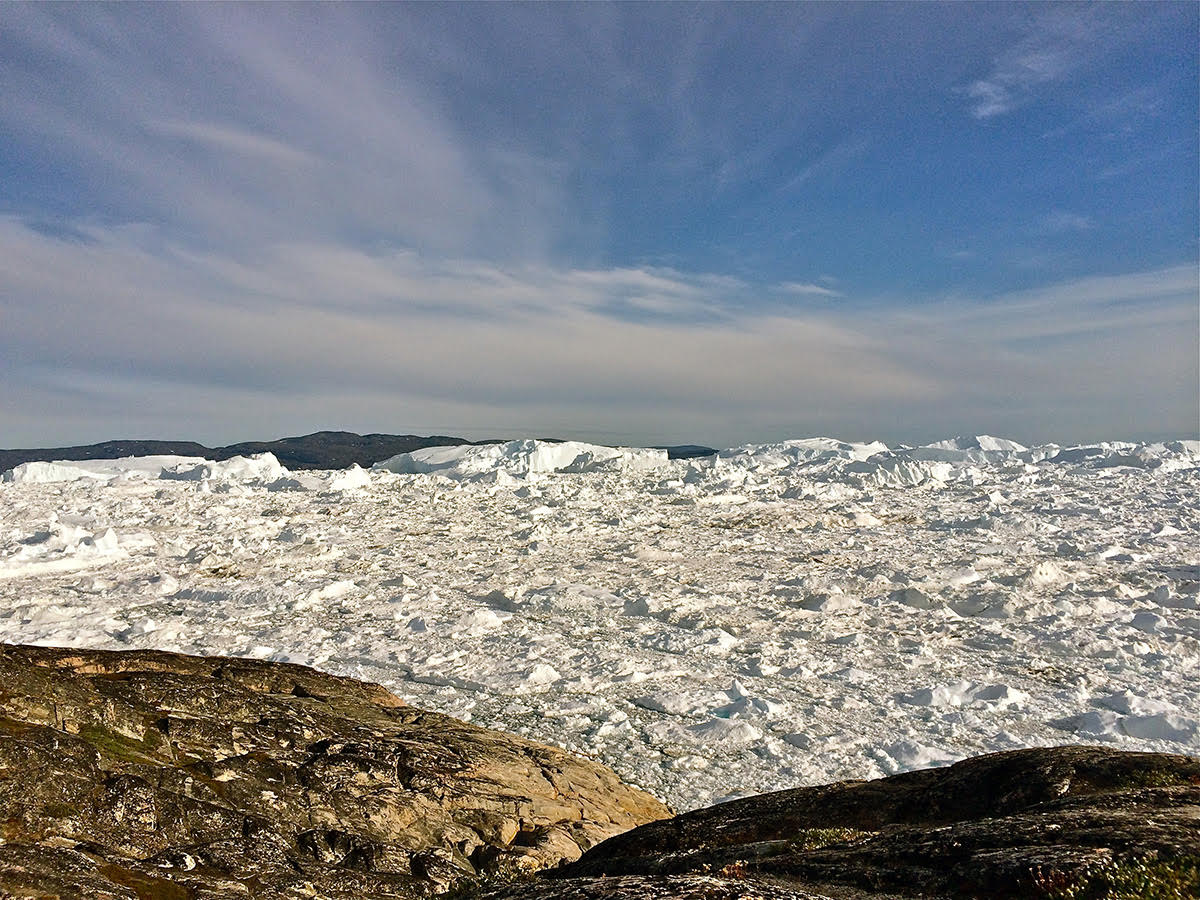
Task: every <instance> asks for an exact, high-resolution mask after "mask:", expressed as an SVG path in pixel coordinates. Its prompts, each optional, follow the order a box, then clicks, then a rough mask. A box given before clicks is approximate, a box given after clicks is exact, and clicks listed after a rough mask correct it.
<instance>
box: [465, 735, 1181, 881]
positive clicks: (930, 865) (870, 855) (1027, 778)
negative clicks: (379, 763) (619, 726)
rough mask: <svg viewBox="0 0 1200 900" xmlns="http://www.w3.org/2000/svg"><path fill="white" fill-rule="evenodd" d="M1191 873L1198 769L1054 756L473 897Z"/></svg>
mask: <svg viewBox="0 0 1200 900" xmlns="http://www.w3.org/2000/svg"><path fill="white" fill-rule="evenodd" d="M1198 867H1200V760H1197V759H1194V758H1191V757H1186V756H1169V755H1164V754H1152V753H1124V752H1120V751H1117V750H1112V749H1108V748H1103V747H1054V748H1042V749H1033V750H1017V751H1013V752H1008V753H996V754H991V755H988V756H981V757H976V758H974V759H969V760H965V761H964V762H961V763H958V764H957V765H954V766H950V767H948V768H943V769H927V770H924V771H919V772H909V773H906V774H903V775H895V776H893V777H891V778H884V779H880V780H878V781H867V782H862V781H860V782H842V783H840V784H833V785H827V786H824V787H814V788H801V789H798V790H791V791H783V792H780V793H774V794H765V795H762V796H759V797H751V798H748V799H745V800H738V801H735V802H732V803H726V804H722V805H720V806H714V807H710V808H708V809H703V810H699V811H696V812H692V813H687V814H685V815H682V816H679V817H677V818H674V819H668V820H665V821H660V822H655V823H652V824H649V825H644V826H642V827H640V828H637V829H635V830H633V831H629V832H626V833H625V834H622V835H619V836H617V837H615V838H612V839H610V840H608V841H606V842H604V843H603V844H601V845H600V846H598V847H596V848H594V849H592V850H591V851H589V852H588V853H586V854H585V855H584V856H583V858H582V859H580V860H579V861H578V862H577V863H574V864H571V865H568V866H566V867H565V868H562V869H558V870H555V871H554V872H550V873H547V879H542V880H543V881H547V880H548V879H553V880H552V881H548V883H546V884H544V886H541V887H535V886H533V885H522V886H520V887H519V888H518V887H516V886H514V887H512V888H509V889H495V890H492V891H490V892H488V893H485V894H483V895H482V896H484V897H487V898H489V900H501V898H504V900H516V898H518V897H520V898H528V900H601V898H609V900H624V898H630V900H632V898H640V897H646V898H649V897H659V896H662V897H678V898H692V897H695V898H701V897H714V898H715V897H722V898H724V897H729V898H734V897H736V898H743V900H751V898H759V897H762V898H779V900H783V898H803V897H814V896H823V897H875V898H881V897H906V898H907V897H993V898H999V897H1044V898H1063V900H1066V898H1078V900H1084V898H1098V897H1114V898H1135V897H1147V898H1160V900H1168V898H1177V900H1184V898H1189V897H1196V896H1200V868H1198ZM603 876H609V877H603ZM613 876H616V877H613Z"/></svg>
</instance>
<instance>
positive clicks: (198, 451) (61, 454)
mask: <svg viewBox="0 0 1200 900" xmlns="http://www.w3.org/2000/svg"><path fill="white" fill-rule="evenodd" d="M545 440H552V439H545ZM495 443H498V441H495V440H488V441H468V440H467V439H466V438H460V437H450V436H448V435H444V434H435V435H430V436H428V437H422V436H421V435H416V434H355V433H354V432H352V431H317V432H315V433H313V434H306V435H304V436H303V437H287V438H280V439H279V440H275V441H244V442H242V443H240V444H230V445H228V446H226V447H205V446H204V445H203V444H197V443H196V442H195V441H104V442H103V443H100V444H88V445H87V446H82V447H44V448H39V449H32V450H0V472H3V471H4V470H6V469H11V468H12V467H13V466H19V465H20V464H21V463H26V462H34V461H38V460H42V461H50V460H79V459H120V458H121V457H123V456H157V455H175V456H202V457H204V458H205V459H213V460H222V459H229V458H230V457H232V456H248V455H249V454H251V453H274V454H275V457H276V458H277V459H278V460H279V461H280V462H281V463H282V464H283V465H285V466H287V468H289V469H345V468H347V467H348V466H350V465H352V464H353V463H358V465H360V466H363V467H364V468H366V467H369V466H371V465H372V464H374V463H377V462H379V461H380V460H384V459H387V458H388V457H391V456H395V455H396V454H397V453H411V452H412V451H413V450H420V449H421V448H422V447H448V446H454V445H455V444H495ZM658 449H660V450H666V451H667V455H668V456H669V457H670V458H671V459H690V458H692V457H696V456H710V455H712V454H713V453H716V452H717V451H715V450H713V449H711V448H710V447H698V446H695V445H693V444H687V445H683V446H679V447H660V448H658Z"/></svg>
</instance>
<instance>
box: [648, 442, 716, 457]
mask: <svg viewBox="0 0 1200 900" xmlns="http://www.w3.org/2000/svg"><path fill="white" fill-rule="evenodd" d="M654 449H655V450H666V451H667V457H668V458H670V459H696V458H697V457H700V456H716V455H717V451H716V450H714V449H713V448H712V447H704V446H701V445H700V444H678V445H676V446H674V447H655V448H654Z"/></svg>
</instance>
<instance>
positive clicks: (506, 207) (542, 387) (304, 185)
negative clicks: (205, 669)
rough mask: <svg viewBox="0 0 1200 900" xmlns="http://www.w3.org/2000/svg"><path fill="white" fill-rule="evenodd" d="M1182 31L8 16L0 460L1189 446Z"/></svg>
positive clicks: (1194, 340) (627, 8)
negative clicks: (998, 437) (293, 453)
mask: <svg viewBox="0 0 1200 900" xmlns="http://www.w3.org/2000/svg"><path fill="white" fill-rule="evenodd" d="M1198 17H1200V6H1197V5H1196V4H1194V3H1177V4H1176V3H1153V4H1136V5H1134V4H1097V5H1092V4H1069V3H1049V4H1047V3H1039V4H1033V5H1023V4H1016V3H1004V4H988V3H970V4H965V3H951V4H934V3H923V4H900V3H896V4H883V3H866V4H840V3H812V4H763V5H757V4H734V5H723V4H717V3H705V4H677V3H656V4H634V3H623V4H605V3H588V4H535V3H527V4H515V5H510V4H501V3H488V4H434V3H429V4H403V5H376V4H349V5H333V4H325V5H296V6H292V5H283V4H266V5H238V4H160V5H148V4H113V5H107V4H88V5H78V6H76V5H66V4H53V5H49V4H4V5H0V83H3V84H4V91H3V92H0V128H2V129H3V131H2V134H3V140H2V141H0V379H2V380H3V384H4V391H3V392H2V394H0V445H2V446H10V447H11V446H29V445H44V444H57V443H66V442H81V441H92V440H102V439H107V438H113V437H118V436H121V437H164V438H193V439H198V440H203V441H209V442H225V441H232V440H239V439H250V438H269V437H273V436H279V435H283V434H295V433H303V432H306V431H311V430H315V429H317V428H348V429H352V430H357V431H396V432H417V433H430V432H441V433H452V434H461V435H464V436H467V437H483V436H517V435H530V434H539V435H540V434H554V435H558V436H562V437H574V438H581V439H586V440H595V441H600V442H603V441H609V442H628V443H659V442H683V441H689V442H690V441H695V442H705V443H711V444H714V445H721V446H724V445H730V444H735V443H741V442H745V441H751V440H755V441H759V440H773V439H780V438H785V437H793V436H794V437H799V436H808V435H813V434H818V433H832V434H835V435H837V436H842V437H847V438H882V439H884V440H889V441H909V442H916V441H925V440H933V439H937V438H940V437H945V436H949V435H952V434H958V433H970V432H981V431H987V432H991V433H1000V434H1003V435H1005V436H1010V437H1014V438H1017V439H1020V440H1026V441H1044V440H1057V441H1060V442H1069V441H1082V440H1094V439H1099V438H1105V437H1111V438H1163V437H1188V436H1193V437H1194V436H1196V433H1197V429H1198V424H1197V417H1198V415H1200V413H1198V411H1197V410H1198V404H1200V399H1198V390H1200V388H1198V383H1200V309H1198V305H1200V301H1198V275H1197V250H1198V236H1200V222H1198V215H1197V197H1198V196H1200V185H1198V178H1197V172H1198V169H1200V149H1198V138H1197V134H1198V132H1200V123H1198V120H1197V109H1198V108H1200V97H1198V91H1197V83H1198V63H1197V51H1196V46H1197V37H1198V34H1200V26H1198Z"/></svg>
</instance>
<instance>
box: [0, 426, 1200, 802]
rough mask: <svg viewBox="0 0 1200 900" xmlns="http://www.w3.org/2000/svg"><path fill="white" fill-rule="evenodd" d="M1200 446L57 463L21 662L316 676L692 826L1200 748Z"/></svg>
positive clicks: (10, 586)
mask: <svg viewBox="0 0 1200 900" xmlns="http://www.w3.org/2000/svg"><path fill="white" fill-rule="evenodd" d="M1198 601H1200V442H1197V441H1175V442H1170V443H1158V444H1132V443H1120V442H1112V443H1104V444H1097V445H1093V446H1086V447H1058V446H1055V445H1048V446H1042V447H1024V446H1022V445H1020V444H1017V443H1015V442H1012V441H1006V440H1002V439H998V438H990V437H986V436H983V437H971V438H956V439H953V440H949V441H940V442H938V443H936V444H930V445H928V446H925V447H917V448H906V447H896V448H889V447H887V446H885V445H884V444H881V443H879V442H864V443H851V442H845V441H838V440H832V439H828V438H817V439H809V440H798V441H786V442H782V443H778V444H768V445H747V446H744V447H739V448H734V449H731V450H727V451H724V452H722V453H721V454H719V455H718V456H716V457H713V458H708V459H702V460H689V461H668V460H667V459H666V458H665V454H664V453H663V452H662V451H654V450H629V449H623V448H608V447H597V446H594V445H587V444H577V443H563V444H554V443H547V442H541V441H533V440H527V441H513V442H510V443H508V444H499V445H487V446H481V447H451V448H446V447H439V448H430V449H428V450H421V451H416V452H415V453H411V454H403V455H401V456H400V457H396V458H393V459H391V460H388V461H386V462H384V463H381V464H380V465H378V466H376V467H375V469H374V470H373V471H370V472H367V471H364V470H362V469H357V468H353V469H350V470H346V471H342V472H295V473H293V472H289V471H288V470H287V469H285V468H284V467H283V466H281V465H280V464H279V462H278V460H276V459H275V458H274V457H270V456H261V457H250V458H242V459H233V460H227V461H224V462H211V461H207V460H200V459H185V458H179V457H154V458H144V459H127V460H103V461H92V462H71V463H29V464H26V465H24V466H18V467H17V468H16V469H14V470H11V471H10V472H8V473H5V474H4V478H3V482H2V483H0V638H2V639H3V640H5V641H10V642H34V643H44V644H67V645H76V646H92V647H110V648H122V647H156V648H162V649H172V650H181V651H184V652H190V653H210V654H211V653H224V654H235V655H246V656H254V657H260V658H271V659H280V660H290V661H294V662H301V663H306V664H309V665H315V666H317V667H320V668H322V669H325V670H328V671H332V672H337V673H340V674H346V675H351V676H354V677H358V678H366V679H369V680H372V681H377V682H380V683H382V684H384V685H386V686H388V687H389V688H391V689H392V690H394V691H395V692H397V693H398V694H400V695H401V696H403V697H406V698H407V699H409V700H410V701H411V702H413V703H415V704H419V705H421V706H424V707H428V708H433V709H439V710H442V711H444V712H447V713H450V714H452V715H456V716H459V717H462V718H469V719H472V720H473V721H475V722H478V723H480V724H484V725H489V726H492V727H496V728H502V729H505V730H508V731H513V732H518V733H522V734H527V735H530V736H533V737H536V738H538V739H541V740H546V741H550V742H554V743H557V744H560V745H562V746H564V747H566V748H568V749H570V750H573V751H576V752H580V753H584V754H588V755H591V756H594V757H597V758H599V759H601V760H602V761H604V762H605V763H607V764H609V765H611V766H612V767H614V768H615V769H616V770H617V771H618V772H620V773H621V774H622V775H623V776H624V777H625V778H626V779H627V780H629V781H631V782H633V783H635V784H638V785H640V786H642V787H644V788H647V789H648V790H651V791H653V792H654V793H656V794H657V795H659V796H660V797H662V798H664V799H665V800H667V801H668V802H669V803H671V804H672V805H674V806H676V807H677V808H680V809H687V808H691V807H695V806H699V805H703V804H708V803H711V802H714V801H716V800H718V799H723V798H727V797H731V796H736V795H740V794H745V793H750V792H757V791H764V790H771V789H776V788H783V787H791V786H797V785H803V784H814V783H822V782H827V781H831V780H834V779H839V778H870V777H877V776H879V775H882V774H885V773H890V772H897V771H904V770H906V769H911V768H914V767H920V766H926V765H938V764H944V763H947V762H950V761H953V760H955V759H959V758H962V757H964V756H968V755H973V754H977V753H981V752H985V751H989V750H1000V749H1009V748H1013V747H1019V746H1033V745H1044V744H1056V743H1069V742H1087V743H1094V742H1097V741H1099V742H1105V743H1111V744H1114V745H1117V746H1121V747H1125V748H1129V749H1148V750H1160V751H1171V752H1185V753H1193V754H1194V753H1196V752H1198V751H1200V602H1198Z"/></svg>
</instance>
